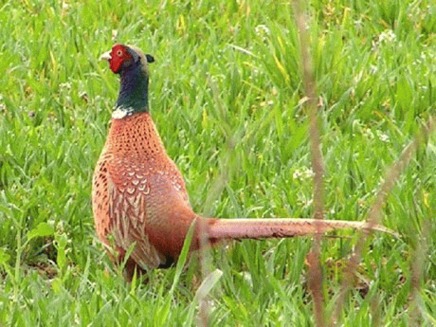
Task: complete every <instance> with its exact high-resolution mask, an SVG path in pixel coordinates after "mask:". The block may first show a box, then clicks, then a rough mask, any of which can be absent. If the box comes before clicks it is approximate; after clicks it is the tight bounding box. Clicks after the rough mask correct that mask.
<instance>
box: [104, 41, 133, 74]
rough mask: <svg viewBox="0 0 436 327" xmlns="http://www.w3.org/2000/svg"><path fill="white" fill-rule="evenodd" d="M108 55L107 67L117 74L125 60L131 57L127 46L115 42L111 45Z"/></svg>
mask: <svg viewBox="0 0 436 327" xmlns="http://www.w3.org/2000/svg"><path fill="white" fill-rule="evenodd" d="M110 56H111V58H110V59H109V67H110V69H111V70H112V71H113V72H114V73H115V74H118V73H119V72H120V71H121V68H122V66H123V63H124V62H125V61H127V60H129V59H131V58H132V55H131V54H130V53H129V52H128V51H127V48H126V47H125V46H123V45H121V44H115V45H114V46H113V47H112V51H111V55H110Z"/></svg>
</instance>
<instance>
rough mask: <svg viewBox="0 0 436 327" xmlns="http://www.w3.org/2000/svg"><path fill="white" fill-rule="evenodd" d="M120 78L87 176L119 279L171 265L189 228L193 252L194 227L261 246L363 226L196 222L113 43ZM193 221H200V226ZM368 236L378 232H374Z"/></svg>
mask: <svg viewBox="0 0 436 327" xmlns="http://www.w3.org/2000/svg"><path fill="white" fill-rule="evenodd" d="M101 58H102V59H106V60H108V61H109V65H110V69H111V70H112V72H114V73H115V74H119V75H120V78H121V88H120V91H119V96H118V100H117V102H116V105H115V109H114V111H113V113H112V122H111V126H110V130H109V135H108V137H107V141H106V144H105V146H104V148H103V152H102V154H101V156H100V159H99V160H98V163H97V166H96V168H95V172H94V177H93V188H92V206H93V212H94V220H95V227H96V230H97V235H98V237H99V239H100V240H101V242H103V244H105V245H106V246H107V247H114V249H113V250H115V253H116V256H118V257H115V258H112V259H113V260H114V261H115V262H120V261H122V260H124V259H125V258H124V256H125V255H126V251H128V250H129V249H131V248H132V247H133V250H132V252H131V254H130V257H129V258H128V259H127V261H126V266H125V277H126V279H128V280H129V279H131V278H132V276H133V273H134V272H135V270H136V271H137V272H138V273H142V272H145V271H147V270H150V269H153V268H166V267H169V266H170V265H172V264H173V263H174V262H175V261H176V260H177V259H178V256H179V254H180V252H181V250H182V247H183V243H184V240H185V237H186V234H187V232H188V230H189V228H190V226H191V224H192V223H193V222H194V221H195V222H196V226H197V228H195V229H194V234H193V239H192V243H191V250H197V249H198V248H199V247H200V243H201V242H200V238H201V237H200V232H199V230H200V228H198V226H199V225H201V226H204V227H202V229H201V231H202V232H203V234H201V235H205V236H206V237H207V240H208V241H209V242H210V243H211V244H214V243H216V242H218V241H220V240H224V239H244V238H250V239H262V238H277V237H293V236H298V235H308V234H315V233H324V232H327V231H331V230H336V229H343V228H356V229H362V228H365V227H368V225H367V224H366V223H365V222H352V221H339V220H333V221H332V220H316V221H315V220H313V219H291V218H289V219H287V218H282V219H273V218H271V219H215V218H203V217H201V216H199V215H197V214H196V213H195V212H194V211H193V210H192V208H191V206H190V204H189V199H188V194H187V192H186V188H185V183H184V181H183V177H182V175H181V173H180V171H179V170H178V169H177V167H176V165H175V164H174V162H173V161H172V160H171V159H170V158H169V157H168V155H167V153H166V151H165V148H164V146H163V144H162V141H161V139H160V137H159V134H158V132H157V130H156V128H155V125H154V123H153V120H152V119H151V116H150V112H149V107H148V63H151V62H153V61H154V58H153V57H152V56H150V55H144V54H143V52H142V51H141V50H139V49H138V48H136V47H133V46H126V45H122V44H116V45H114V47H113V48H112V50H111V51H109V52H107V53H105V54H103V55H102V57H101ZM199 222H202V223H201V224H200V223H199ZM374 229H379V230H384V228H383V227H381V226H375V227H374Z"/></svg>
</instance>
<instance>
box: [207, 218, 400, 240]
mask: <svg viewBox="0 0 436 327" xmlns="http://www.w3.org/2000/svg"><path fill="white" fill-rule="evenodd" d="M207 225H208V228H207V233H208V237H209V238H210V239H211V240H225V239H264V238H282V237H294V236H304V235H314V234H323V233H326V232H330V231H335V230H342V229H355V230H374V231H380V232H385V233H389V234H393V235H396V234H395V232H393V231H391V230H390V229H388V228H386V227H384V226H381V225H371V224H369V223H368V222H366V221H345V220H318V219H309V218H262V219H255V218H253V219H250V218H236V219H211V220H209V221H208V224H207Z"/></svg>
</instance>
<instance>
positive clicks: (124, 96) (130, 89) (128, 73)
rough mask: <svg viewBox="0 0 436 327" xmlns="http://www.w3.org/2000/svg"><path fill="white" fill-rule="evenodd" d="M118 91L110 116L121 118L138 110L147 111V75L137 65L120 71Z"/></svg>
mask: <svg viewBox="0 0 436 327" xmlns="http://www.w3.org/2000/svg"><path fill="white" fill-rule="evenodd" d="M120 84H121V87H120V93H119V94H118V100H117V103H116V105H115V108H114V111H113V112H112V118H115V119H121V118H124V117H128V116H131V115H133V114H135V113H138V112H148V75H147V73H146V72H145V71H144V70H142V69H141V68H140V67H139V66H136V67H132V68H131V69H128V70H125V71H123V72H122V73H121V80H120Z"/></svg>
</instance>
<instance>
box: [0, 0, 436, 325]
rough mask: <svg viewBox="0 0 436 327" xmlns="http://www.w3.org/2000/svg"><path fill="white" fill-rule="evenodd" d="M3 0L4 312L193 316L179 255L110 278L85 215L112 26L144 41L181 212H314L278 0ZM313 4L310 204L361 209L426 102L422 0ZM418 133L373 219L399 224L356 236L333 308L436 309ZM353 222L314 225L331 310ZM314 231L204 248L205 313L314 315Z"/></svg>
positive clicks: (191, 268)
mask: <svg viewBox="0 0 436 327" xmlns="http://www.w3.org/2000/svg"><path fill="white" fill-rule="evenodd" d="M0 8H1V9H0V23H1V26H2V27H1V33H0V37H1V40H0V41H1V46H0V54H1V58H2V59H1V60H0V71H1V72H2V74H1V76H0V325H2V326H3V325H5V326H9V325H10V326H36V325H40V326H51V325H53V326H57V325H59V326H88V325H92V326H100V325H104V326H112V325H113V326H128V325H132V326H135V325H137V326H141V325H142V326H151V325H153V326H160V325H168V326H179V325H193V324H195V323H196V319H197V318H196V316H197V313H198V301H197V300H198V296H196V292H197V290H198V288H199V286H200V284H201V276H200V274H199V270H200V269H199V264H198V262H197V261H198V260H196V258H195V257H193V258H191V262H190V264H189V265H187V266H186V267H185V268H183V266H182V265H180V266H179V267H178V268H174V269H169V270H164V271H153V272H151V273H150V275H149V281H148V283H146V284H141V283H139V282H137V281H136V282H134V283H132V284H126V283H125V282H124V281H123V279H122V277H121V274H120V272H119V271H118V270H117V269H116V268H114V267H112V265H111V264H110V262H109V261H108V258H107V257H106V255H105V253H104V251H103V247H102V246H101V245H100V244H99V243H98V241H97V239H96V236H95V233H94V229H93V220H92V212H91V206H90V191H91V190H90V189H91V187H90V185H91V176H92V173H93V167H94V165H95V162H96V160H97V158H98V155H99V153H100V151H101V148H102V146H103V143H104V140H105V137H106V130H107V127H108V121H109V119H110V111H111V108H112V105H113V103H114V102H115V99H116V96H117V88H118V81H117V77H116V76H114V75H113V74H112V73H111V72H110V71H109V70H108V67H107V64H106V63H104V62H99V61H98V57H99V55H100V54H101V53H103V52H104V51H107V50H108V49H109V48H110V47H111V46H112V45H113V43H114V42H122V43H131V44H135V45H137V46H139V47H140V48H142V49H144V50H146V51H147V52H149V53H151V54H153V55H154V57H155V58H156V63H154V64H153V65H152V66H151V68H150V70H151V85H150V103H151V110H152V115H153V117H154V119H155V122H156V124H157V126H158V129H159V131H160V134H161V137H162V139H163V141H164V143H165V145H166V148H167V150H168V153H169V155H170V156H171V157H172V158H174V159H175V161H176V163H177V164H178V166H179V168H180V169H181V171H182V173H183V174H184V176H185V178H186V183H187V187H188V190H189V193H190V195H191V202H192V205H193V206H194V208H195V209H196V211H197V212H202V213H204V214H205V215H214V216H218V217H310V216H311V215H312V214H313V207H312V204H313V203H312V192H313V190H312V187H313V186H312V174H313V173H312V170H311V167H310V151H309V144H308V135H307V131H308V122H307V115H306V112H305V109H304V106H303V104H304V101H305V94H304V91H303V88H302V82H301V80H302V72H301V64H300V58H299V56H300V55H299V54H300V51H299V45H298V44H299V43H298V34H297V29H296V27H295V22H294V18H293V11H292V6H290V4H289V3H287V2H283V1H260V0H259V1H230V0H229V1H221V2H216V1H199V2H190V1H186V2H184V1H181V0H173V1H161V2H159V1H151V2H148V3H142V2H140V1H125V2H117V3H116V4H115V3H114V2H113V1H99V2H91V1H80V2H68V1H61V2H56V1H51V2H49V1H25V0H22V1H3V2H2V3H1V7H0ZM309 13H310V17H311V19H310V20H308V28H309V33H310V35H311V53H312V55H313V64H314V68H315V76H316V83H317V90H318V93H319V114H320V118H321V125H322V131H321V132H322V142H323V145H322V150H323V155H324V160H325V168H326V174H325V188H326V201H325V205H326V216H327V218H328V219H349V220H362V219H364V218H365V217H366V214H367V213H368V210H369V208H370V206H371V205H372V203H373V201H374V198H375V194H376V193H377V190H378V186H379V185H380V183H381V182H382V181H383V178H384V176H385V175H384V174H385V172H386V170H387V169H388V167H389V166H390V165H392V164H393V163H394V162H395V161H396V159H397V158H398V157H399V155H400V154H401V152H402V151H403V149H404V147H405V146H406V145H407V144H408V143H410V142H411V141H412V140H413V138H414V137H415V135H416V134H417V133H418V132H419V131H420V130H421V129H422V126H423V124H424V123H425V121H427V120H428V119H429V117H430V116H431V115H434V114H435V103H436V99H435V92H434V89H433V87H434V85H435V84H436V71H435V70H436V62H435V58H436V53H435V49H436V42H435V29H436V19H435V17H436V16H435V13H436V6H435V4H434V2H432V1H430V0H422V1H398V0H389V1H360V2H359V1H345V0H332V1H327V2H325V1H315V0H314V1H311V3H310V7H309ZM434 141H435V137H434V135H433V136H431V137H430V140H422V141H421V147H420V148H419V149H418V151H417V153H416V154H415V155H414V157H413V160H412V161H411V163H410V164H409V165H408V167H407V168H406V169H405V171H404V173H403V174H402V175H401V178H400V179H399V180H398V182H397V184H396V186H395V188H394V189H393V191H392V192H391V193H390V195H389V197H388V199H387V202H386V204H385V206H384V210H383V221H382V223H383V224H384V225H386V226H387V227H389V228H391V229H393V230H395V231H397V232H398V233H399V234H400V235H401V237H400V238H393V237H392V236H391V235H385V234H378V233H377V234H375V235H374V236H372V237H370V238H369V241H368V242H367V244H366V246H365V248H364V253H363V258H362V260H361V263H360V265H359V266H358V269H357V271H356V274H355V283H354V288H353V289H352V290H351V292H350V294H349V295H350V296H349V297H347V299H346V302H345V305H344V308H343V315H342V317H341V319H342V322H343V323H344V325H346V326H369V325H372V326H376V325H393V324H394V325H395V326H406V325H409V324H413V323H415V324H416V325H420V326H426V325H428V326H429V325H432V324H436V320H435V318H434V317H435V316H436V304H435V298H436V284H435V280H436V268H435V258H436V246H435V235H436V230H435V226H436V224H435V223H434V219H435V203H436V202H435V199H436V192H435V177H434V174H435V170H436V164H435V162H436V155H435V152H436V148H435V146H434V144H435V143H434ZM357 237H359V235H357V236H356V233H353V232H349V233H345V232H344V233H341V235H340V238H325V239H324V241H323V244H322V252H321V259H322V262H323V272H324V274H323V275H324V289H323V293H324V295H325V297H326V299H327V300H326V304H325V306H326V312H327V316H328V317H330V316H331V313H332V312H333V311H334V308H335V297H336V295H337V294H338V291H339V289H340V285H341V281H342V279H343V276H344V273H343V267H344V266H345V265H346V263H347V261H348V259H349V256H350V253H351V252H352V250H353V246H354V245H355V244H356V240H357ZM311 242H312V240H311V239H310V238H300V239H290V240H271V241H260V242H256V241H243V242H237V243H232V244H228V245H227V246H225V247H224V246H223V247H220V248H217V249H214V250H212V251H211V257H212V258H211V259H212V260H210V261H211V262H210V264H209V267H208V268H209V270H210V271H214V270H215V269H217V268H219V269H220V270H221V271H222V276H221V278H220V279H219V280H218V281H217V284H216V285H215V287H213V288H212V289H211V290H210V292H209V304H210V308H211V314H210V319H211V323H212V325H217V326H218V325H219V326H221V325H239V326H249V325H250V326H264V325H271V326H306V325H313V323H314V320H313V306H312V298H311V296H310V294H309V292H308V289H307V270H308V267H307V265H306V264H305V258H306V255H307V253H308V251H309V250H310V247H311ZM217 276H218V275H215V278H216V279H218V278H219V277H217ZM215 281H216V280H215ZM211 285H212V284H211ZM416 285H418V286H419V287H416ZM212 286H213V285H212ZM201 289H202V290H204V289H203V288H201ZM415 291H416V293H414V292H415Z"/></svg>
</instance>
